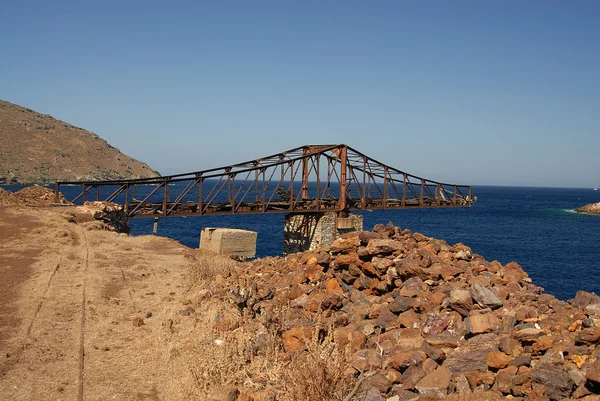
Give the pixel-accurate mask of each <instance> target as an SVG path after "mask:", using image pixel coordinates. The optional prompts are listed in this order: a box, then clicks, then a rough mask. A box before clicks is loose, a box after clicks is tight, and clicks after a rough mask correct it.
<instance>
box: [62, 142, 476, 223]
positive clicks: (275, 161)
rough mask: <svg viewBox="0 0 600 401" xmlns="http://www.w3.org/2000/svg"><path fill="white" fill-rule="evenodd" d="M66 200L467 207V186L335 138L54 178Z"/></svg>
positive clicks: (156, 213) (192, 209)
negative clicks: (203, 165)
mask: <svg viewBox="0 0 600 401" xmlns="http://www.w3.org/2000/svg"><path fill="white" fill-rule="evenodd" d="M65 185H70V186H73V185H75V186H81V192H80V193H79V194H78V195H77V196H76V197H74V198H73V199H70V201H71V202H72V203H78V202H79V203H82V202H85V201H108V202H114V203H118V204H120V205H122V206H123V208H124V209H125V210H126V211H127V214H128V215H129V216H130V217H162V216H164V217H167V216H182V215H184V216H186V215H218V214H250V213H308V212H331V211H336V212H340V213H345V212H348V211H350V210H376V209H408V208H450V207H470V206H471V205H472V204H473V202H474V201H475V199H474V197H473V192H472V188H471V187H470V186H466V185H455V184H445V183H441V182H437V181H432V180H429V179H426V178H421V177H417V176H415V175H411V174H408V173H406V172H404V171H401V170H398V169H396V168H394V167H391V166H388V165H386V164H384V163H381V162H379V161H377V160H375V159H373V158H371V157H369V156H366V155H365V154H363V153H361V152H359V151H357V150H355V149H353V148H351V147H349V146H347V145H344V144H341V145H307V146H301V147H297V148H294V149H291V150H288V151H285V152H281V153H277V154H274V155H271V156H267V157H263V158H261V159H256V160H251V161H248V162H244V163H239V164H235V165H231V166H225V167H219V168H213V169H209V170H203V171H196V172H192V173H184V174H176V175H170V176H162V177H154V178H144V179H133V180H110V181H61V182H57V183H56V197H57V199H58V194H59V192H60V190H61V186H65Z"/></svg>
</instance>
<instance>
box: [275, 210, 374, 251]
mask: <svg viewBox="0 0 600 401" xmlns="http://www.w3.org/2000/svg"><path fill="white" fill-rule="evenodd" d="M342 216H344V215H343V214H341V213H339V212H316V213H288V214H287V215H286V216H285V219H284V226H283V253H284V254H289V253H296V252H304V251H308V250H314V249H317V248H320V247H322V246H325V245H329V244H331V243H332V242H333V241H335V240H336V239H337V238H339V237H340V236H341V235H342V234H344V233H347V232H350V231H362V229H363V216H362V215H360V214H345V217H342Z"/></svg>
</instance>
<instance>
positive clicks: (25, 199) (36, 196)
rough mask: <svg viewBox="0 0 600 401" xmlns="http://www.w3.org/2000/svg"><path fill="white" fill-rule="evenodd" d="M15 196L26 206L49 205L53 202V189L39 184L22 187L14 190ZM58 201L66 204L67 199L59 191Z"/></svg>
mask: <svg viewBox="0 0 600 401" xmlns="http://www.w3.org/2000/svg"><path fill="white" fill-rule="evenodd" d="M15 197H16V198H17V199H18V201H19V202H20V203H22V204H24V205H27V206H49V205H50V204H52V203H55V199H54V191H52V190H50V189H48V188H44V187H39V186H33V187H26V188H23V189H21V190H19V191H17V192H15ZM58 203H62V204H68V203H69V201H68V200H67V199H66V198H65V197H64V196H63V194H61V193H59V194H58Z"/></svg>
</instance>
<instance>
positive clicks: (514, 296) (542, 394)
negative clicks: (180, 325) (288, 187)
mask: <svg viewBox="0 0 600 401" xmlns="http://www.w3.org/2000/svg"><path fill="white" fill-rule="evenodd" d="M216 283H217V284H216V285H217V287H218V288H219V289H220V291H218V292H217V293H218V295H219V296H220V297H221V298H222V299H223V300H228V301H229V302H231V303H233V304H235V305H237V306H238V307H239V309H240V311H241V316H243V318H237V319H231V320H227V319H225V321H222V322H221V324H222V326H223V327H228V330H230V332H231V333H233V332H235V331H236V330H240V329H242V328H243V330H244V331H245V332H250V333H253V335H254V336H255V339H257V341H255V342H254V343H253V344H254V348H253V349H252V353H254V354H259V353H260V352H261V345H260V341H258V339H259V338H260V336H261V334H260V333H265V332H270V331H273V330H275V331H276V332H277V333H278V335H279V336H280V338H281V344H282V352H283V355H284V359H287V360H292V361H293V360H295V359H297V358H301V357H302V355H303V354H306V353H308V352H310V345H309V343H310V341H311V340H310V338H312V337H311V336H314V332H315V328H316V327H317V330H319V331H320V336H321V337H326V336H330V335H331V336H333V338H335V339H336V345H337V347H338V348H339V349H340V350H344V352H345V354H344V355H345V362H346V364H345V365H344V366H345V371H344V374H345V375H346V378H347V379H349V380H350V382H351V383H353V384H355V385H357V386H358V388H359V391H360V393H361V394H362V395H361V397H363V398H360V399H363V400H369V401H383V400H394V401H399V400H437V399H449V400H500V399H503V398H504V397H507V398H512V399H532V400H562V399H583V400H598V399H600V398H599V397H598V395H597V394H598V393H600V358H599V356H600V346H599V344H600V297H598V296H597V295H595V294H593V293H586V292H583V291H580V292H578V293H577V296H576V297H575V298H574V299H573V300H571V301H569V302H565V301H560V300H558V299H556V298H555V297H554V296H552V295H549V294H544V291H543V289H542V288H541V287H538V286H536V285H535V284H533V283H532V282H531V279H530V278H529V277H528V275H527V273H526V272H525V271H523V269H522V268H521V267H520V266H519V265H518V264H517V263H514V262H512V263H509V264H507V265H502V264H500V263H499V262H497V261H493V262H489V261H486V260H485V259H483V257H481V256H479V255H476V254H474V253H473V252H472V251H471V249H470V248H469V247H467V246H465V245H463V244H456V245H454V246H450V245H448V244H446V243H445V242H444V241H441V240H437V239H433V238H428V237H426V236H424V235H422V234H419V233H412V232H410V231H409V230H401V229H400V228H399V227H394V226H393V225H392V224H388V225H387V226H383V225H377V226H376V227H375V229H374V231H373V232H364V231H363V232H357V233H350V234H347V235H345V236H344V238H342V239H338V240H336V241H335V242H334V243H333V244H332V245H331V247H328V248H327V249H323V250H321V251H318V252H306V253H302V254H295V255H289V256H287V257H285V258H280V257H277V258H266V259H260V260H255V261H253V262H249V263H245V264H243V265H242V267H241V268H240V269H238V270H235V271H231V272H229V273H227V274H221V275H219V276H217V279H216ZM317 321H318V322H319V323H318V324H317V323H315V322H317ZM265 388H267V390H265ZM265 388H262V389H260V390H249V389H246V388H244V386H243V385H239V384H237V385H236V386H234V387H233V390H232V387H231V386H229V387H227V394H229V396H232V397H233V398H230V399H236V398H235V397H238V394H239V397H238V398H237V399H239V400H244V401H249V400H254V401H258V400H266V399H279V398H277V391H276V390H275V389H271V390H268V388H269V387H268V386H266V387H265ZM219 391H221V392H219ZM222 391H224V390H218V391H217V392H216V393H215V394H214V396H213V399H214V400H220V399H225V398H219V397H223V396H224V394H223V393H222ZM265 391H267V393H269V394H270V397H272V398H265V397H266V395H265V394H266V393H265ZM269 391H270V392H269ZM233 395H235V396H233Z"/></svg>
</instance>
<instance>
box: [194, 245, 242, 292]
mask: <svg viewBox="0 0 600 401" xmlns="http://www.w3.org/2000/svg"><path fill="white" fill-rule="evenodd" d="M195 258H196V263H194V265H193V268H192V272H191V274H192V281H193V282H194V283H196V284H198V285H200V286H202V285H207V284H211V283H212V282H213V281H214V280H215V278H216V277H217V276H218V275H223V276H229V274H230V273H231V271H232V270H233V269H234V268H235V267H236V265H237V264H238V262H236V261H234V260H233V259H231V258H228V257H225V256H221V255H218V254H215V253H211V252H205V251H204V252H203V251H201V252H199V253H198V254H197V255H196V256H195Z"/></svg>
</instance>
